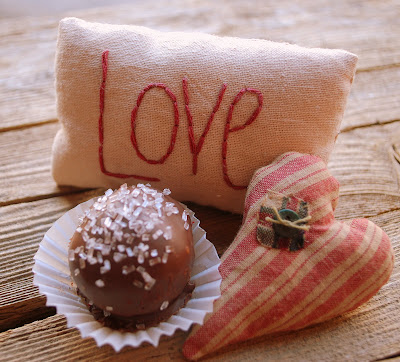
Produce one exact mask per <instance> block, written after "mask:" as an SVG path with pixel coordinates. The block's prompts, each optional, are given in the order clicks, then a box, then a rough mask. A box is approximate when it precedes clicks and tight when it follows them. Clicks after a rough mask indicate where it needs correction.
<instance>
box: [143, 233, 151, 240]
mask: <svg viewBox="0 0 400 362" xmlns="http://www.w3.org/2000/svg"><path fill="white" fill-rule="evenodd" d="M142 240H143V241H149V240H150V235H149V234H143V235H142Z"/></svg>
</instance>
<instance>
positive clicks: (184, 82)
mask: <svg viewBox="0 0 400 362" xmlns="http://www.w3.org/2000/svg"><path fill="white" fill-rule="evenodd" d="M226 87H227V85H226V83H224V84H223V85H222V88H221V90H220V92H219V95H218V99H217V103H216V104H215V106H214V108H213V110H212V112H211V114H210V117H209V119H208V122H207V125H206V127H205V128H204V131H203V133H202V134H201V136H200V138H199V142H198V143H197V145H196V141H195V138H194V132H193V117H192V113H191V112H190V108H189V92H188V81H187V78H183V80H182V88H183V95H184V98H185V110H186V115H187V120H188V134H189V143H190V151H191V152H192V155H193V162H192V172H193V175H196V174H197V159H198V156H199V153H200V151H201V149H202V147H203V144H204V140H205V138H206V135H207V133H208V131H209V130H210V127H211V124H212V122H213V120H214V116H215V113H217V112H218V109H219V106H220V105H221V102H222V98H223V97H224V94H225V91H226Z"/></svg>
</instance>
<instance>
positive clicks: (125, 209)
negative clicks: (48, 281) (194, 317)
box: [69, 184, 194, 329]
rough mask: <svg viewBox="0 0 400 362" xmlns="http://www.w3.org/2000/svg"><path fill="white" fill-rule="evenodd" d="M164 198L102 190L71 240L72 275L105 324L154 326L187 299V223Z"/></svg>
mask: <svg viewBox="0 0 400 362" xmlns="http://www.w3.org/2000/svg"><path fill="white" fill-rule="evenodd" d="M169 194H170V191H169V190H168V189H165V190H164V191H162V192H160V191H157V190H155V189H152V188H151V187H149V185H143V184H138V185H137V186H136V187H135V186H132V187H127V186H126V185H122V186H121V187H120V188H119V189H118V190H116V191H114V192H113V191H112V190H108V191H107V192H106V193H105V195H104V196H102V197H100V198H99V199H98V200H97V201H96V202H95V203H94V204H93V205H92V207H91V208H90V209H89V210H88V212H87V213H86V215H85V216H84V218H83V220H82V223H81V224H80V226H79V227H78V228H77V230H76V232H75V233H74V235H73V237H72V239H71V243H70V248H69V265H70V269H71V275H72V278H73V279H74V281H75V283H76V285H77V287H78V292H79V294H80V295H81V296H82V297H83V298H84V299H85V300H86V301H87V303H88V304H89V305H91V308H90V309H91V310H92V312H93V314H94V315H95V317H96V318H97V319H99V320H102V321H103V322H105V324H106V325H109V326H111V327H114V328H125V329H142V328H145V327H148V326H151V325H154V324H158V323H159V322H160V321H162V320H165V319H168V318H169V317H170V316H171V315H172V314H173V313H175V312H177V311H178V310H179V309H180V308H181V307H182V306H183V305H184V304H185V302H186V301H187V299H188V298H189V297H190V294H191V292H192V290H193V288H194V287H193V285H192V284H190V283H189V280H190V274H191V268H192V265H193V261H194V249H193V237H192V227H191V220H190V216H189V215H188V213H187V212H186V211H185V209H184V208H183V207H182V205H181V204H179V203H178V202H177V201H175V200H174V199H172V198H171V197H170V196H169Z"/></svg>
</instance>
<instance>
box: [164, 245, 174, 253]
mask: <svg viewBox="0 0 400 362" xmlns="http://www.w3.org/2000/svg"><path fill="white" fill-rule="evenodd" d="M172 251H173V248H172V246H171V245H166V246H165V252H166V253H167V254H171V253H172Z"/></svg>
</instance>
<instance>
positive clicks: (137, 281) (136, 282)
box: [133, 279, 143, 288]
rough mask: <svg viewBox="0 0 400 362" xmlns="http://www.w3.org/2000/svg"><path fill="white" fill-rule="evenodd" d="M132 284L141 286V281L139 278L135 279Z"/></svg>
mask: <svg viewBox="0 0 400 362" xmlns="http://www.w3.org/2000/svg"><path fill="white" fill-rule="evenodd" d="M133 285H134V286H135V287H137V288H143V283H142V282H141V281H140V280H137V279H135V280H134V281H133Z"/></svg>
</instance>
